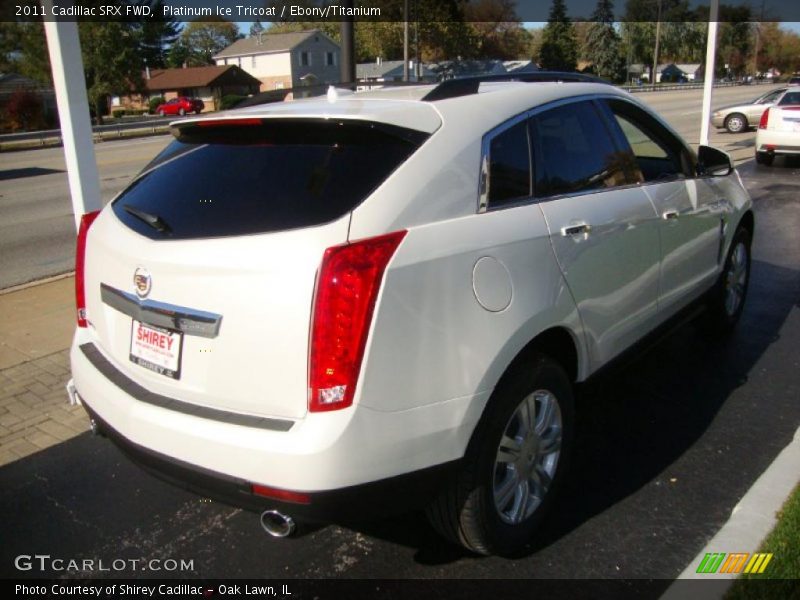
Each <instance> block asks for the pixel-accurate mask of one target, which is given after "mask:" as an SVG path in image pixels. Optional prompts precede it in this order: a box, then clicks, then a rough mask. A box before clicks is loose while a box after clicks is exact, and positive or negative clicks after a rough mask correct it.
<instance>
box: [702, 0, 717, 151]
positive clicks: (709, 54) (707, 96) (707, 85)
mask: <svg viewBox="0 0 800 600" xmlns="http://www.w3.org/2000/svg"><path fill="white" fill-rule="evenodd" d="M717 19H719V0H711V12H710V13H709V15H708V41H707V42H706V72H705V79H704V80H703V116H702V119H703V120H702V122H701V123H700V145H702V146H707V145H708V129H709V125H710V123H711V95H712V92H713V89H714V66H715V65H714V62H715V60H716V57H717V26H718V25H719V23H718V22H717Z"/></svg>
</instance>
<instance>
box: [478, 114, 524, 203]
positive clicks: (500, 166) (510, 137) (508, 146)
mask: <svg viewBox="0 0 800 600" xmlns="http://www.w3.org/2000/svg"><path fill="white" fill-rule="evenodd" d="M530 195H531V160H530V149H529V144H528V127H527V124H526V123H525V121H521V122H519V123H517V124H516V125H514V126H513V127H510V128H509V129H506V130H505V131H503V132H502V133H499V134H498V135H496V136H495V137H494V138H492V140H491V142H490V143H489V196H488V200H489V206H490V207H497V206H502V205H503V204H509V203H511V202H514V201H515V200H519V199H520V198H527V197H528V196H530Z"/></svg>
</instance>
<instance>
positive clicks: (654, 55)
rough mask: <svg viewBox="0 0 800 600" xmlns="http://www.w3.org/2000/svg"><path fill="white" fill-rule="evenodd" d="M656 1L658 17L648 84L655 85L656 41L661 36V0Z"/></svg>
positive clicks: (656, 66) (656, 67)
mask: <svg viewBox="0 0 800 600" xmlns="http://www.w3.org/2000/svg"><path fill="white" fill-rule="evenodd" d="M657 1H658V17H656V47H655V50H654V52H653V76H652V77H651V78H650V79H651V81H650V85H653V86H655V84H656V77H657V71H658V42H659V38H660V37H661V0H657Z"/></svg>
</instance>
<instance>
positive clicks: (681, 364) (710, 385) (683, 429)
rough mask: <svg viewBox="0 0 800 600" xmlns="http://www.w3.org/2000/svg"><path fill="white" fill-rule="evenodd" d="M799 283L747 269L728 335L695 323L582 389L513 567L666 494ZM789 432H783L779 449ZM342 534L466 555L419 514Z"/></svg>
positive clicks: (787, 275)
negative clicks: (563, 463) (639, 500)
mask: <svg viewBox="0 0 800 600" xmlns="http://www.w3.org/2000/svg"><path fill="white" fill-rule="evenodd" d="M799 281H800V274H798V272H797V271H794V270H792V269H787V268H783V267H780V266H775V265H772V264H769V263H767V262H763V261H753V266H752V277H751V289H750V292H749V297H748V304H747V305H746V308H745V312H744V313H743V316H742V320H741V322H740V324H739V327H738V328H737V330H736V331H735V332H734V333H733V334H732V335H731V336H729V337H724V338H719V337H716V338H715V337H713V336H709V335H708V334H706V333H704V329H703V328H702V327H701V323H700V322H699V321H698V320H695V321H693V322H690V323H687V324H684V325H681V326H679V327H677V328H676V329H674V330H672V331H671V332H670V333H669V334H668V335H667V336H666V337H665V338H661V339H660V341H659V342H658V343H657V344H656V345H653V346H651V347H649V348H648V349H646V350H644V352H642V353H639V354H638V355H637V356H636V357H635V358H633V359H631V360H630V361H629V362H627V363H624V364H623V365H622V366H620V367H618V368H615V369H614V370H613V371H611V372H609V373H607V374H604V375H601V376H598V377H597V378H595V379H593V380H590V382H589V383H588V384H586V385H583V386H581V387H580V389H579V393H578V410H577V424H576V440H575V442H576V443H575V451H574V453H573V456H572V466H571V469H570V471H569V473H568V477H567V479H566V480H565V482H564V486H563V488H562V490H561V493H560V499H559V501H558V502H557V506H555V507H554V510H553V511H552V513H551V515H550V517H549V519H547V520H546V522H545V523H544V524H543V526H542V527H541V528H540V530H539V531H538V533H537V535H536V536H535V538H534V540H533V542H532V544H531V545H530V546H529V547H528V548H527V549H526V550H525V552H523V553H522V554H521V555H520V558H522V557H525V556H529V555H531V554H533V553H536V552H538V551H540V550H542V549H544V548H546V547H548V546H551V545H553V544H555V543H556V542H557V541H559V540H561V539H562V538H564V537H565V536H567V535H568V534H570V533H571V532H572V531H574V530H575V529H577V528H579V527H581V526H582V525H583V524H585V523H587V522H588V521H590V520H591V519H592V518H594V517H595V516H597V515H599V514H601V513H603V512H604V511H606V510H607V509H608V508H609V507H612V506H614V505H615V504H617V503H619V502H621V501H622V500H623V499H625V498H627V497H629V496H631V495H632V494H634V493H636V492H637V491H638V490H640V489H641V488H642V487H643V486H645V485H648V484H651V483H652V482H654V481H656V482H660V483H662V484H663V485H666V486H668V485H669V482H670V477H669V476H667V475H665V474H666V473H667V472H668V471H669V469H670V466H671V465H673V463H675V461H676V460H678V459H679V458H680V457H682V456H683V455H684V454H685V453H687V451H689V450H690V449H692V447H693V446H694V445H695V444H696V443H697V442H698V440H699V439H700V438H701V437H702V436H703V435H704V433H705V432H706V431H707V430H708V428H709V426H710V425H711V423H712V422H713V421H714V419H715V417H716V416H717V414H718V412H719V411H720V409H721V408H722V407H723V406H724V405H725V404H726V402H727V401H728V400H729V398H730V397H731V395H732V393H733V392H734V391H736V390H737V389H738V388H740V387H741V386H743V385H745V384H747V382H748V379H749V377H750V373H751V372H752V370H753V368H754V366H755V365H756V364H757V363H758V362H759V360H760V359H761V357H762V356H763V355H764V353H765V352H766V351H767V349H768V348H769V347H770V345H772V344H773V343H774V342H775V341H776V340H777V339H778V336H779V331H780V329H781V326H782V325H783V323H784V321H785V320H786V318H787V316H788V314H789V312H790V311H791V310H792V309H793V307H795V306H796V305H797V303H798V295H800V290H798V289H797V288H798V282H799ZM701 318H702V317H701ZM746 410H749V411H750V412H751V413H752V414H749V413H746V414H743V415H742V419H744V422H748V421H753V422H757V421H758V420H759V419H758V413H759V411H761V410H762V409H761V407H759V406H755V405H754V406H751V407H750V408H749V409H746ZM789 420H790V421H791V419H789ZM793 426H794V427H796V424H794V425H793ZM793 431H794V430H793V429H791V428H789V429H787V431H786V432H783V433H784V434H785V435H786V436H788V437H787V443H788V439H791V434H792V432H793ZM772 433H773V434H774V435H776V436H777V435H778V432H777V431H773V432H772ZM741 451H742V452H743V453H744V452H745V449H742V450H741ZM745 473H746V475H745ZM751 475H752V473H751V472H750V470H748V469H743V472H742V475H741V477H743V478H744V479H743V480H742V482H740V485H739V486H738V487H741V486H744V489H747V487H749V485H750V483H752V480H747V481H746V480H745V479H747V477H750V476H751ZM729 511H730V508H721V509H720V510H719V511H718V514H717V517H718V518H722V519H723V521H722V522H724V520H725V519H726V518H727V517H726V515H728V514H729ZM698 512H702V511H698ZM708 516H713V515H708V514H707V515H705V517H708ZM705 517H703V518H705ZM348 526H349V527H351V528H355V529H356V530H357V531H360V532H362V533H365V534H368V535H370V536H374V537H377V538H382V539H385V540H388V541H391V542H393V543H396V544H403V545H405V546H410V547H413V548H415V549H416V553H415V556H414V558H415V560H416V561H417V562H418V563H420V564H426V565H441V564H447V563H450V562H453V561H457V560H459V559H461V558H463V557H465V556H471V555H470V554H469V553H468V552H466V551H464V550H462V549H460V548H458V547H455V546H450V545H446V544H442V543H441V540H439V539H437V537H436V534H435V533H434V532H433V530H432V528H430V527H429V526H428V525H427V523H426V521H425V518H424V515H422V514H421V513H412V514H407V515H402V516H398V517H394V518H390V519H385V520H383V521H380V522H370V523H360V524H355V525H354V524H352V523H350V524H348ZM634 526H635V525H634Z"/></svg>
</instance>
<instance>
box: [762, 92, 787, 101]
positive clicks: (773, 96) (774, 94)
mask: <svg viewBox="0 0 800 600" xmlns="http://www.w3.org/2000/svg"><path fill="white" fill-rule="evenodd" d="M783 92H784V90H777V91H775V92H771V93H769V94H767V95H766V96H762V97H761V99H760V100H759V101H758V103H759V104H770V103H773V102H775V100H777V99H778V96H780V95H781V94H782V93H783Z"/></svg>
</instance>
